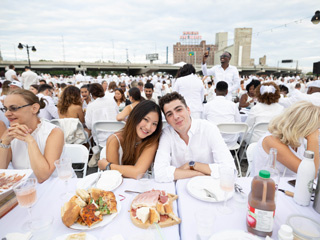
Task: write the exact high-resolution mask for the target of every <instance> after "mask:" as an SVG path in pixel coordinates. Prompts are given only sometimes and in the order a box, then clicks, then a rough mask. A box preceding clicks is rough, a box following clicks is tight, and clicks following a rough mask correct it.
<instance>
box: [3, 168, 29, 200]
mask: <svg viewBox="0 0 320 240" xmlns="http://www.w3.org/2000/svg"><path fill="white" fill-rule="evenodd" d="M2 173H5V177H8V176H11V175H13V174H18V175H20V176H22V175H24V174H25V176H24V177H23V178H22V179H21V180H25V179H27V178H28V177H29V176H30V175H31V174H32V173H33V171H32V169H21V170H13V169H0V174H2ZM21 180H20V181H21ZM11 189H12V186H11V187H10V188H8V189H2V188H1V186H0V195H2V194H4V193H6V192H8V191H10V190H11Z"/></svg>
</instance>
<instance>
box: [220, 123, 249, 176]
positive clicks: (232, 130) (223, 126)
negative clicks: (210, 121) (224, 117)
mask: <svg viewBox="0 0 320 240" xmlns="http://www.w3.org/2000/svg"><path fill="white" fill-rule="evenodd" d="M217 127H218V128H219V130H220V133H225V134H239V135H240V142H239V143H235V145H233V146H228V148H229V150H230V151H234V157H235V160H236V162H237V164H238V170H239V176H241V166H240V160H239V157H238V151H239V149H240V147H241V145H242V143H243V140H244V138H245V137H246V135H247V131H248V128H249V127H248V124H246V123H239V122H236V123H219V124H217ZM240 133H242V134H240Z"/></svg>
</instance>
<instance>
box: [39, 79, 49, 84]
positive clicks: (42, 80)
mask: <svg viewBox="0 0 320 240" xmlns="http://www.w3.org/2000/svg"><path fill="white" fill-rule="evenodd" d="M39 82H44V83H47V81H46V80H44V79H41V80H39Z"/></svg>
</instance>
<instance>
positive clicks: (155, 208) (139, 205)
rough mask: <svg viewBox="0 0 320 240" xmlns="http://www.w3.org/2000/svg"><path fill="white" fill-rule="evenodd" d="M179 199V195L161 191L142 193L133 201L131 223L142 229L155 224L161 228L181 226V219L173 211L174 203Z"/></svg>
mask: <svg viewBox="0 0 320 240" xmlns="http://www.w3.org/2000/svg"><path fill="white" fill-rule="evenodd" d="M177 198H178V196H177V195H174V194H167V193H166V192H165V191H160V190H152V191H148V192H144V193H141V194H139V195H137V196H136V197H135V198H134V199H133V201H132V204H131V209H130V218H131V221H132V222H133V224H134V225H136V226H137V227H140V228H148V227H149V226H150V225H152V224H154V223H157V224H159V226H160V227H169V226H172V225H175V224H179V223H180V222H181V219H180V218H178V217H177V216H176V215H175V214H174V212H173V210H172V203H173V201H175V200H176V199H177Z"/></svg>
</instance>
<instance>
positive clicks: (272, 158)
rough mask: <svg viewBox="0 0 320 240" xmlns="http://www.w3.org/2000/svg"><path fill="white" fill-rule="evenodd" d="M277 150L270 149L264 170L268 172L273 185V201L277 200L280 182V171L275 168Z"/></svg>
mask: <svg viewBox="0 0 320 240" xmlns="http://www.w3.org/2000/svg"><path fill="white" fill-rule="evenodd" d="M277 153H278V151H277V149H276V148H270V151H269V157H268V165H267V166H266V167H265V168H264V169H265V170H267V171H269V172H270V178H271V179H272V180H273V181H274V183H275V187H276V189H275V200H277V193H278V186H279V182H280V171H279V170H278V169H277V168H276V162H277Z"/></svg>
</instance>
